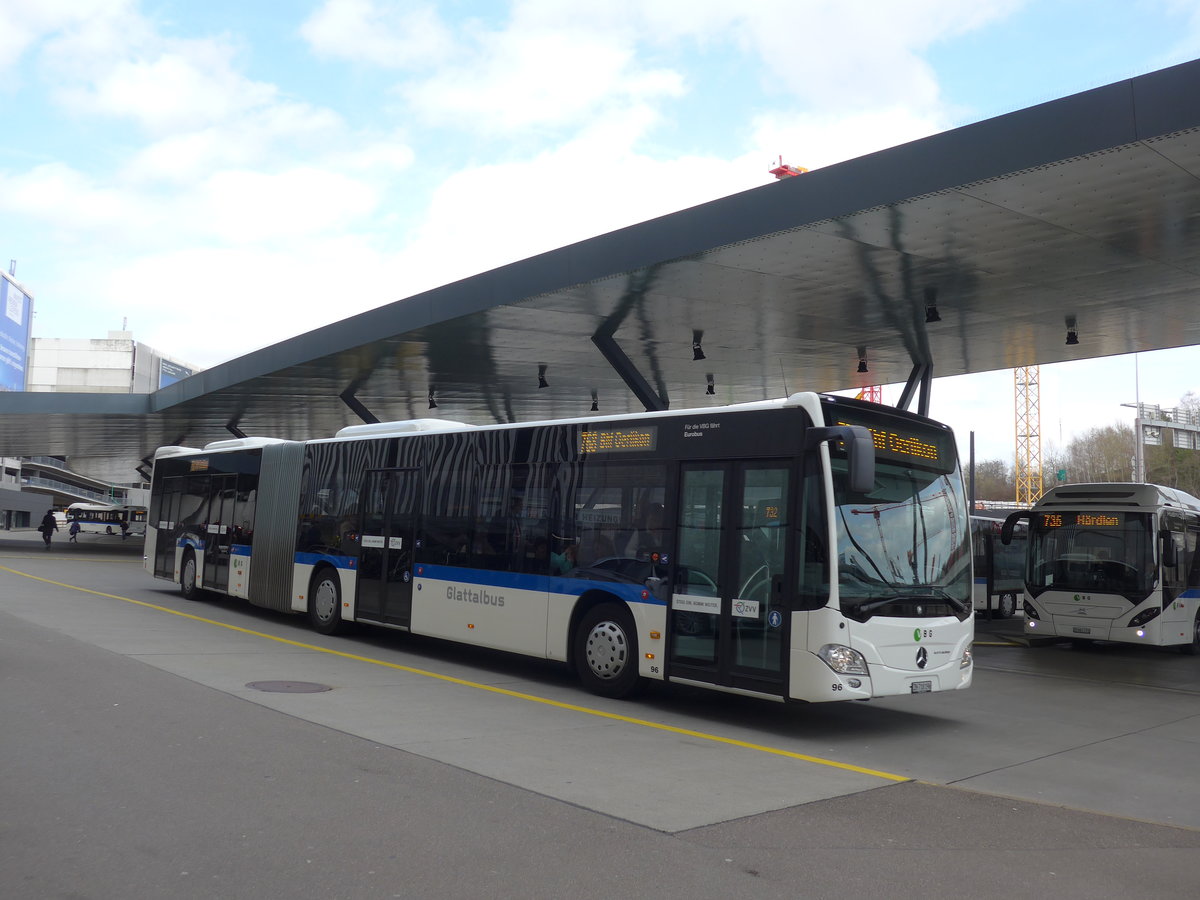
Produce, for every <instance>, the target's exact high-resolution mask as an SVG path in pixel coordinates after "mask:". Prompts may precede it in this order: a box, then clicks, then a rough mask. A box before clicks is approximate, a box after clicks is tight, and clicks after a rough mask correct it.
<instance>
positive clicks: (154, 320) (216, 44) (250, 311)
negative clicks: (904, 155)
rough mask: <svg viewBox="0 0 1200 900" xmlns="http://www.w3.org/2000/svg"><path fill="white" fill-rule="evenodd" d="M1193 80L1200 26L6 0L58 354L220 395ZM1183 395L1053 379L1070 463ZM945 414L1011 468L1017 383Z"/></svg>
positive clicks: (1043, 7)
mask: <svg viewBox="0 0 1200 900" xmlns="http://www.w3.org/2000/svg"><path fill="white" fill-rule="evenodd" d="M735 7H738V8H737V9H735ZM1197 57H1200V2H1198V0H1124V2H1120V3H1118V2H1111V0H975V2H972V3H964V2H962V0H907V2H903V3H901V2H891V0H792V2H791V3H789V4H786V5H784V6H781V5H779V4H770V3H762V4H734V3H731V2H729V0H686V2H685V0H606V2H604V3H594V4H590V3H579V2H578V0H574V2H565V0H518V2H485V0H446V2H440V3H421V2H393V0H273V2H266V0H262V2H247V0H205V2H194V0H0V113H2V115H3V121H4V127H3V129H2V130H0V223H2V224H0V254H3V259H4V260H10V259H11V260H15V261H16V278H17V280H18V281H19V282H21V283H22V284H23V285H24V286H25V287H26V288H27V289H28V291H29V293H31V294H32V295H33V297H34V298H35V303H36V307H35V309H36V317H35V320H34V325H33V333H34V336H35V337H55V338H93V337H104V336H106V335H107V333H108V332H109V331H111V330H120V329H122V328H126V329H127V330H129V331H131V332H133V334H134V337H135V338H136V339H137V340H139V341H142V342H144V343H147V344H149V345H151V346H153V347H155V348H156V349H158V350H160V351H162V352H164V353H166V354H168V355H170V356H172V357H174V358H177V359H180V360H184V361H187V362H190V363H192V364H195V365H197V366H201V367H207V366H212V365H215V364H217V363H220V362H223V361H225V360H228V359H232V358H234V357H237V356H240V355H242V354H244V353H247V352H249V351H251V350H254V349H257V348H259V347H263V346H267V345H269V344H273V343H276V342H278V341H280V340H283V339H285V338H288V337H291V336H293V335H295V334H300V333H303V332H307V331H311V330H312V329H314V328H318V327H320V326H322V325H325V324H328V323H330V322H334V321H337V320H340V319H343V318H346V317H348V316H351V315H354V314H356V313H359V312H362V311H364V310H367V309H371V308H374V307H377V306H380V305H382V304H385V303H390V302H393V301H395V300H399V299H403V298H404V297H408V296H411V295H413V294H416V293H418V292H420V291H423V290H427V289H430V288H433V287H437V286H440V285H443V284H448V283H450V282H453V281H456V280H458V279H460V278H464V277H468V276H470V275H474V274H477V273H479V272H483V271H487V270H489V269H492V268H495V267H496V266H499V265H503V264H505V263H509V262H513V261H516V260H520V259H525V258H527V257H529V256H533V255H535V254H537V253H540V252H543V251H546V250H551V249H554V248H556V247H561V246H564V245H566V244H569V243H572V242H574V241H578V240H583V239H586V238H589V237H592V236H595V235H597V234H602V233H605V232H608V231H612V230H614V229H618V228H622V227H625V226H627V225H632V224H634V223H637V222H642V221H645V220H647V219H650V218H653V217H655V216H659V215H663V214H666V213H670V212H674V211H676V210H679V209H684V208H686V207H690V206H694V205H696V204H698V203H704V202H707V201H709V200H713V199H716V198H718V197H722V196H726V195H729V194H732V193H736V192H738V191H742V190H746V189H749V188H753V187H758V186H759V185H762V184H765V183H768V182H769V181H771V180H772V179H771V176H770V175H769V174H768V172H767V169H768V168H769V167H770V164H771V163H772V162H773V161H774V160H777V159H778V158H779V157H780V156H781V155H782V156H783V158H784V161H785V162H787V163H790V164H792V165H800V166H804V167H807V168H809V169H816V168H820V167H821V166H827V165H830V164H832V163H836V162H839V161H842V160H846V159H851V158H854V157H857V156H861V155H863V154H866V153H870V152H873V151H876V150H881V149H884V148H886V147H890V146H895V145H897V144H901V143H905V142H907V141H911V140H914V139H917V138H921V137H925V136H928V135H931V134H936V133H938V132H941V131H945V130H947V129H949V128H953V127H957V126H960V125H965V124H968V123H971V122H976V121H979V120H981V119H986V118H990V117H992V116H996V115H1000V114H1002V113H1006V112H1011V111H1013V110H1017V109H1022V108H1025V107H1027V106H1031V105H1034V104H1037V103H1041V102H1044V101H1047V100H1053V99H1056V98H1058V97H1063V96H1067V95H1069V94H1073V93H1077V92H1079V91H1083V90H1087V89H1089V88H1092V87H1097V86H1099V85H1103V84H1109V83H1111V82H1114V81H1118V80H1121V79H1125V78H1130V77H1134V76H1136V75H1140V74H1144V73H1146V72H1150V71H1154V70H1156V69H1160V68H1164V67H1166V66H1169V65H1173V64H1176V63H1180V62H1184V61H1187V60H1191V59H1195V58H1197ZM889 391H890V389H889ZM1188 391H1198V392H1200V349H1196V348H1187V349H1183V350H1173V351H1163V352H1161V353H1146V354H1141V355H1140V356H1139V357H1137V358H1136V360H1135V358H1134V357H1118V358H1110V359H1106V360H1093V361H1084V362H1075V363H1066V364H1061V365H1056V366H1044V367H1042V369H1041V380H1040V394H1041V432H1042V443H1043V452H1044V453H1048V452H1052V451H1053V450H1054V448H1055V447H1056V446H1063V445H1065V443H1066V442H1068V441H1069V440H1071V438H1072V437H1073V436H1075V435H1077V434H1079V433H1080V432H1082V431H1084V430H1086V429H1088V428H1091V427H1096V426H1098V425H1100V426H1102V425H1109V424H1113V423H1115V422H1118V421H1121V422H1132V419H1133V411H1132V410H1131V409H1125V408H1123V407H1122V406H1121V404H1122V403H1132V402H1134V401H1135V400H1137V399H1140V400H1141V401H1142V402H1146V403H1158V404H1160V405H1162V406H1164V407H1170V406H1174V405H1176V404H1177V403H1178V402H1179V399H1180V397H1182V396H1183V395H1184V394H1185V393H1186V392H1188ZM894 393H895V394H898V389H897V390H895V392H894ZM884 399H885V400H889V399H892V398H891V397H890V396H889V393H888V392H885V395H884ZM893 402H894V400H893ZM931 413H932V415H933V416H934V417H935V418H939V419H941V420H943V421H945V422H947V423H949V424H950V425H952V426H953V427H954V428H955V431H956V433H957V434H958V437H959V441H960V444H961V446H962V448H963V451H962V452H963V455H964V457H965V456H966V453H967V450H966V447H967V443H968V440H969V434H970V433H972V432H973V433H974V434H975V441H976V456H977V458H978V459H1007V460H1008V461H1010V462H1011V460H1012V457H1013V447H1014V441H1015V436H1014V429H1013V425H1012V422H1013V418H1014V414H1013V377H1012V373H1011V372H996V373H989V374H984V375H975V376H962V377H959V378H953V379H938V380H937V381H935V384H934V387H933V393H932V405H931Z"/></svg>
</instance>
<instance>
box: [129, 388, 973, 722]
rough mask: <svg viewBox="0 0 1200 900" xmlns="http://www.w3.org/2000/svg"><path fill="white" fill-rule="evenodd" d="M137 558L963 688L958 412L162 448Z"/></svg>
mask: <svg viewBox="0 0 1200 900" xmlns="http://www.w3.org/2000/svg"><path fill="white" fill-rule="evenodd" d="M146 553H147V557H146V566H147V568H148V569H150V570H151V571H152V572H153V574H154V575H156V576H158V577H160V578H164V579H168V580H170V581H173V582H175V583H177V584H179V585H180V587H181V590H182V591H183V593H184V595H185V596H188V597H194V596H196V595H197V594H198V593H199V592H200V591H201V590H209V591H216V592H218V593H225V594H230V595H232V596H236V597H244V598H247V599H248V600H249V601H250V602H251V603H253V604H256V605H259V606H264V607H267V608H270V609H275V610H279V611H281V612H295V613H301V614H305V615H307V616H308V618H309V620H310V622H311V624H312V625H313V627H315V628H316V629H317V630H318V631H321V632H323V633H333V632H335V631H337V630H339V629H340V628H341V626H342V625H343V624H344V623H347V622H366V623H372V624H375V625H380V626H385V627H393V628H397V629H401V630H405V631H411V632H413V633H417V634H423V635H430V636H434V637H438V638H443V639H447V640H452V641H458V642H462V643H469V644H475V645H480V646H486V647H491V648H498V649H502V650H507V651H513V652H516V653H523V654H528V655H531V656H536V657H542V658H547V659H554V660H561V661H563V662H565V663H567V664H569V665H571V666H573V667H574V668H575V670H576V671H577V672H578V674H579V677H580V678H581V680H582V681H583V683H584V684H585V686H586V687H587V688H588V689H590V690H592V691H594V692H596V693H600V694H603V695H606V696H624V695H626V694H629V693H631V692H632V691H634V690H635V689H636V688H637V687H638V686H639V685H640V684H642V683H643V682H644V681H645V680H647V679H658V680H669V681H673V682H685V683H688V684H695V685H702V686H706V687H711V688H715V689H718V690H725V691H730V692H735V693H745V694H752V695H755V696H764V697H768V698H772V699H776V700H804V701H824V700H844V699H869V698H871V697H880V696H886V695H894V694H910V693H925V692H932V691H945V690H955V689H959V688H965V687H967V686H968V685H970V683H971V678H972V656H971V641H972V638H973V629H974V624H973V617H972V611H971V559H970V541H969V537H968V515H967V509H966V503H965V499H964V494H963V488H962V479H961V474H960V472H959V467H958V457H957V453H956V450H955V445H954V438H953V434H952V432H951V431H950V430H949V429H948V428H947V427H945V426H943V425H939V424H937V423H935V422H932V421H930V420H928V419H925V418H923V417H921V416H917V415H914V414H911V413H908V412H904V411H899V410H895V409H890V408H887V407H881V406H877V405H874V404H868V403H863V402H859V401H854V400H849V399H845V398H841V397H828V396H821V395H817V394H795V395H793V396H791V397H789V398H788V399H786V400H779V401H770V402H762V403H751V404H743V405H738V406H731V407H721V408H714V409H690V410H686V411H681V412H653V413H644V414H639V415H631V416H623V417H618V416H608V417H599V418H590V419H586V420H584V419H578V420H562V421H553V422H542V423H533V424H525V425H495V426H478V427H477V426H471V425H463V424H458V423H452V422H445V421H441V420H427V419H418V420H413V421H408V422H395V423H380V424H373V425H358V426H351V427H349V428H344V429H342V430H341V431H340V432H338V434H337V436H336V437H334V438H330V439H325V440H315V441H309V442H285V441H274V440H269V439H263V438H246V439H240V440H232V441H221V442H218V443H215V444H210V445H208V446H207V447H205V448H204V449H187V448H182V447H165V448H161V449H160V450H159V451H158V453H157V454H156V457H155V465H154V476H153V482H152V488H151V509H150V527H149V529H148V532H147V541H146Z"/></svg>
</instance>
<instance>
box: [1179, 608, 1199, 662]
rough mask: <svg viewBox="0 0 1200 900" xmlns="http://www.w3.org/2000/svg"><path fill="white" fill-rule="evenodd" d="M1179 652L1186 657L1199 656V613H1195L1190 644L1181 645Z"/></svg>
mask: <svg viewBox="0 0 1200 900" xmlns="http://www.w3.org/2000/svg"><path fill="white" fill-rule="evenodd" d="M1179 651H1180V652H1181V653H1184V654H1187V655H1188V656H1200V612H1198V613H1196V621H1195V622H1193V623H1192V642H1191V643H1190V644H1183V645H1182V646H1181V647H1180V648H1179Z"/></svg>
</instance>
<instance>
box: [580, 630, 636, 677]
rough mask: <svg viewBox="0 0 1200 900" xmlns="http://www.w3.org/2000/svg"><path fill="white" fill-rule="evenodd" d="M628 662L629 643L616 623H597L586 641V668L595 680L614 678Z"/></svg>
mask: <svg viewBox="0 0 1200 900" xmlns="http://www.w3.org/2000/svg"><path fill="white" fill-rule="evenodd" d="M628 661H629V642H628V640H627V639H626V637H625V632H624V631H622V630H621V626H619V625H618V624H617V623H616V622H597V623H596V624H595V625H594V626H593V627H592V631H591V633H590V634H589V635H588V639H587V663H588V668H590V669H591V670H592V673H593V674H594V675H595V676H596V677H597V678H602V679H604V680H606V681H607V680H609V679H612V678H616V677H617V676H618V675H620V674H621V672H622V671H623V670H624V669H625V665H626V663H627V662H628Z"/></svg>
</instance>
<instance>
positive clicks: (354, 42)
mask: <svg viewBox="0 0 1200 900" xmlns="http://www.w3.org/2000/svg"><path fill="white" fill-rule="evenodd" d="M300 34H301V36H302V37H303V38H304V39H305V40H306V41H308V43H309V46H311V47H312V49H313V51H314V52H315V53H316V54H317V55H318V56H321V57H325V58H333V59H344V60H350V61H353V62H359V63H367V64H370V65H375V66H381V67H383V68H387V69H411V68H416V67H418V66H424V65H429V64H430V63H434V62H438V61H441V60H443V59H445V58H446V57H447V56H449V55H450V54H451V52H452V51H453V48H454V46H455V40H454V37H453V35H452V33H451V31H450V29H449V28H448V27H447V26H446V25H445V24H444V23H443V22H442V20H441V19H440V18H439V16H438V14H437V10H436V8H435V7H434V6H432V5H420V6H412V5H410V4H404V5H403V6H402V5H399V4H388V3H375V2H371V0H327V2H326V3H325V4H324V5H323V6H321V7H320V8H319V9H317V10H316V11H315V12H313V14H312V15H311V16H309V17H308V19H306V20H305V21H304V23H303V24H302V25H301V26H300Z"/></svg>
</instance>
